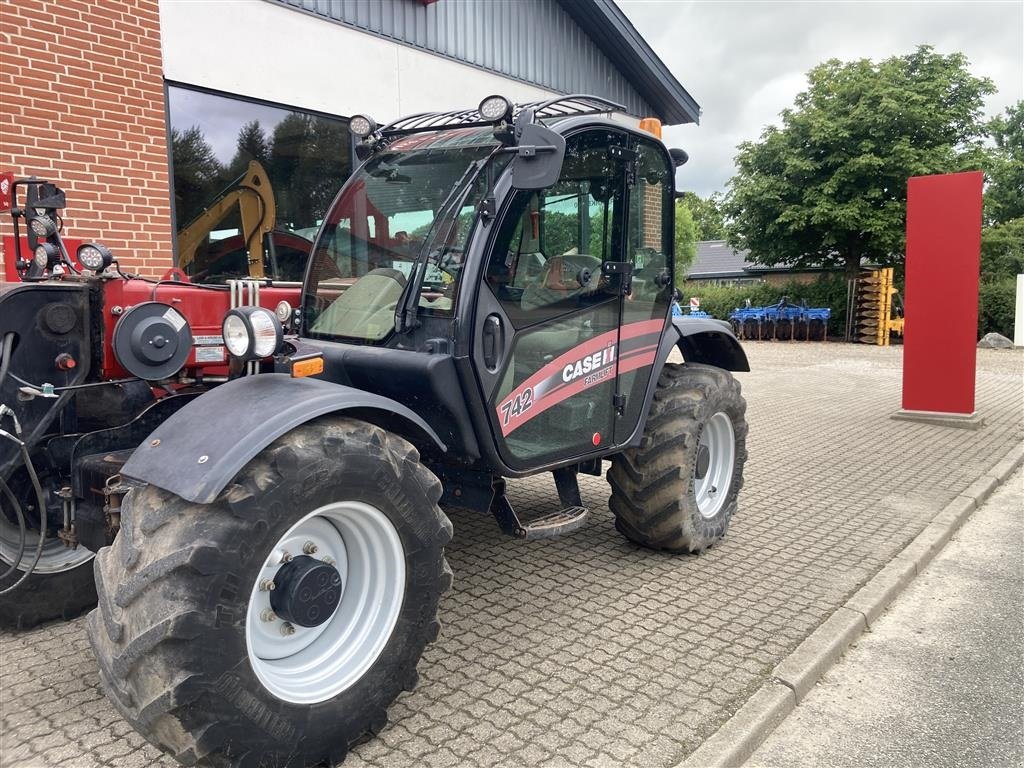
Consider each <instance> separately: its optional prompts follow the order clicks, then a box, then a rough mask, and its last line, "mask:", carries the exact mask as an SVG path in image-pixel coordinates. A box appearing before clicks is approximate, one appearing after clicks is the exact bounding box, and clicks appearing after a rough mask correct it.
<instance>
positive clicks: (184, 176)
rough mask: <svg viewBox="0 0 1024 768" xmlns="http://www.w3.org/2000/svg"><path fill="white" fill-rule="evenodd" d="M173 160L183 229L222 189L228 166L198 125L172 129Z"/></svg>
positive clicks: (175, 205) (175, 197) (179, 223)
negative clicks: (225, 166)
mask: <svg viewBox="0 0 1024 768" xmlns="http://www.w3.org/2000/svg"><path fill="white" fill-rule="evenodd" d="M171 161H172V164H173V166H174V207H175V215H176V217H177V222H178V227H179V228H181V227H184V226H185V225H186V224H188V223H189V222H190V221H192V219H194V218H195V217H196V216H198V215H199V214H200V213H201V212H202V210H203V207H204V206H205V205H207V204H208V203H209V202H210V200H211V199H212V198H213V197H214V196H215V195H216V194H217V193H218V192H219V191H220V188H221V187H222V186H223V185H222V184H221V179H220V177H221V174H222V173H223V171H224V169H223V168H222V167H221V164H220V163H219V162H218V161H217V156H216V155H215V154H214V153H213V148H212V147H211V146H210V143H209V142H208V141H207V140H206V137H205V136H204V135H203V132H202V130H201V129H200V128H199V126H198V125H194V126H192V127H191V128H189V129H187V130H185V131H179V130H173V129H172V130H171Z"/></svg>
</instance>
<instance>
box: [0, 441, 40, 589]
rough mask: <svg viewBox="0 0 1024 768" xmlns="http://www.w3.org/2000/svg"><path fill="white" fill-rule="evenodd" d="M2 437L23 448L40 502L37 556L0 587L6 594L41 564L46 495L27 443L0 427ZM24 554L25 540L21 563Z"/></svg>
mask: <svg viewBox="0 0 1024 768" xmlns="http://www.w3.org/2000/svg"><path fill="white" fill-rule="evenodd" d="M0 437H6V438H8V439H10V440H13V441H14V442H16V443H17V444H18V447H19V448H21V455H22V458H23V459H24V461H25V469H27V470H28V476H29V479H30V480H31V481H32V488H33V489H34V490H35V492H36V501H37V503H38V504H39V543H38V544H36V554H35V557H34V558H33V559H32V564H31V565H30V566H29V567H28V568H27V569H26V570H25V573H24V574H22V576H21V578H20V579H18V580H17V581H16V582H14V583H13V584H11V586H9V587H6V588H4V589H0V595H6V594H8V593H9V592H13V591H14V590H16V589H17V588H18V587H20V586H21V585H22V583H23V582H24V581H25V579H27V578H28V577H29V576H31V575H32V572H33V571H34V570H35V569H36V566H37V565H39V559H40V558H41V557H42V556H43V545H44V544H45V543H46V497H45V496H44V495H43V487H42V486H41V485H40V484H39V476H38V475H36V468H35V467H34V466H33V464H32V457H31V456H29V454H28V447H27V446H26V445H25V443H24V442H23V441H21V440H19V439H18V438H16V437H15V436H14V435H12V434H11V433H9V432H5V431H4V430H2V429H0ZM5 487H6V484H5ZM22 554H24V541H23V542H22V552H21V553H19V556H18V562H19V563H20V562H21V555H22Z"/></svg>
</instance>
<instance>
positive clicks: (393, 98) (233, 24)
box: [160, 0, 635, 123]
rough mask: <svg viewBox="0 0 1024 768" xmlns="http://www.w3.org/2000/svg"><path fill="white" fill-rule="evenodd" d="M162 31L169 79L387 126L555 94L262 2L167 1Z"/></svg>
mask: <svg viewBox="0 0 1024 768" xmlns="http://www.w3.org/2000/svg"><path fill="white" fill-rule="evenodd" d="M160 24H161V40H162V46H163V66H164V77H165V78H167V79H168V80H173V81H177V82H180V83H185V84H188V85H196V86H201V87H205V88H211V89H214V90H218V91H225V92H227V93H232V94H237V95H240V96H249V97H252V98H257V99H264V100H266V101H272V102H278V103H280V104H284V105H287V106H292V107H299V108H305V109H311V110H318V111H321V112H326V113H328V114H334V115H342V116H351V115H352V114H356V113H362V114H368V115H371V116H372V117H374V118H375V119H376V120H377V121H378V122H381V123H383V122H387V121H390V120H393V119H395V118H397V117H400V116H402V115H407V114H411V113H415V112H426V111H444V110H449V109H462V108H466V107H472V106H475V105H476V104H478V103H479V102H480V100H481V99H482V98H483V97H484V96H488V95H490V94H493V93H500V94H502V95H504V96H507V97H508V98H510V99H511V100H512V101H514V102H525V101H536V100H538V99H544V98H548V97H550V96H553V95H555V94H554V93H553V92H552V91H547V90H545V89H542V88H538V87H536V86H532V85H527V84H525V83H521V82H518V81H516V80H510V79H508V78H506V77H502V76H500V75H496V74H493V73H490V72H485V71H483V70H481V69H477V68H475V67H471V66H468V65H465V64H460V63H458V62H455V61H452V60H450V59H446V58H443V57H441V56H435V55H433V54H429V53H426V52H424V51H420V50H417V49H415V48H411V47H409V46H405V45H400V44H398V43H394V42H390V41H388V40H385V39H383V38H379V37H376V36H374V35H368V34H366V33H363V32H358V31H356V30H353V29H349V28H348V27H344V26H342V25H340V24H335V23H332V22H330V21H326V20H323V19H319V18H316V17H314V16H310V15H307V14H304V13H299V12H296V11H294V10H291V9H289V8H286V7H284V6H281V5H277V4H275V3H268V2H263V0H233V1H231V2H229V1H227V0H160ZM631 122H633V123H635V121H632V120H631Z"/></svg>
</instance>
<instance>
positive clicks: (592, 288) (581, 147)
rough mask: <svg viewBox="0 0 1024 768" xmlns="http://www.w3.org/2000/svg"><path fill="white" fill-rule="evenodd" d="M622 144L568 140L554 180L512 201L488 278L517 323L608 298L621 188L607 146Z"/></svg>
mask: <svg viewBox="0 0 1024 768" xmlns="http://www.w3.org/2000/svg"><path fill="white" fill-rule="evenodd" d="M622 143H623V140H622V138H621V137H620V136H619V135H618V134H616V133H612V132H606V131H600V132H590V133H586V134H582V135H580V136H577V137H574V138H570V139H569V141H568V142H567V145H566V154H565V162H564V163H563V165H562V174H561V177H560V178H559V180H558V182H557V183H556V184H555V185H554V186H551V187H548V188H547V189H544V190H541V191H539V192H521V193H519V195H518V196H517V197H516V199H515V200H514V201H513V214H512V215H510V216H507V217H506V218H505V220H504V223H503V225H502V230H501V231H500V232H499V234H498V238H497V241H496V242H497V247H496V248H495V249H494V250H493V251H492V254H491V258H490V261H489V262H488V267H487V276H486V280H487V284H488V285H489V287H490V289H491V290H492V291H493V292H494V294H495V296H496V297H497V298H498V300H499V301H500V302H501V303H502V305H503V307H504V309H505V311H506V312H507V313H508V315H509V318H510V319H511V320H512V322H513V323H514V324H515V325H516V327H523V326H526V325H530V324H532V323H535V322H540V321H543V320H546V319H550V318H553V317H556V316H558V315H560V314H563V313H565V312H570V311H572V310H574V309H577V308H579V307H582V306H587V305H590V304H593V303H595V302H599V301H603V300H605V299H607V298H609V295H608V293H607V292H606V291H605V290H604V285H603V283H602V280H601V264H602V262H604V261H618V260H619V257H617V256H616V255H615V254H616V248H617V243H618V242H619V240H620V229H621V226H622V225H621V222H620V220H619V219H620V218H621V215H622V207H623V204H622V196H623V191H624V190H623V184H622V166H621V163H619V162H617V161H616V159H615V158H614V156H613V155H612V154H610V152H609V150H610V148H611V147H613V146H620V145H622Z"/></svg>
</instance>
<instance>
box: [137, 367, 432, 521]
mask: <svg viewBox="0 0 1024 768" xmlns="http://www.w3.org/2000/svg"><path fill="white" fill-rule="evenodd" d="M343 412H352V413H353V415H356V416H358V417H359V418H363V419H366V420H368V421H371V422H374V423H380V424H382V425H384V426H386V427H388V428H390V429H392V430H393V431H396V432H398V433H399V434H402V436H403V437H406V438H407V439H409V440H411V441H412V442H413V443H415V444H417V445H418V446H420V447H431V448H434V449H436V450H439V451H441V452H443V451H445V450H446V447H445V444H444V443H443V442H442V441H441V439H440V438H439V437H438V436H437V433H435V432H434V430H433V429H431V428H430V427H429V426H428V425H427V423H426V422H425V421H424V420H423V419H421V418H420V417H419V416H417V415H416V414H415V413H414V412H413V411H411V410H409V409H408V408H406V407H405V406H404V405H402V404H401V403H397V402H395V401H394V400H391V399H389V398H386V397H381V396H380V395H374V394H372V393H370V392H364V391H363V390H360V389H354V388H352V387H346V386H343V385H340V384H332V383H330V382H327V381H321V380H318V379H307V378H299V379H293V378H291V377H290V376H287V375H286V374H282V373H265V374H259V375H257V376H246V377H244V378H241V379H236V380H235V381H230V382H228V383H226V384H222V385H220V386H218V387H215V388H214V389H212V390H211V391H209V392H207V393H205V394H203V395H202V396H200V397H197V398H196V399H195V400H193V401H192V402H191V403H189V404H188V405H186V406H185V407H184V408H182V409H181V410H180V411H178V412H177V413H176V414H174V415H173V416H172V417H171V418H169V419H168V420H167V421H165V422H164V423H163V424H161V425H160V426H159V427H157V429H156V431H154V432H153V433H152V434H151V435H150V436H149V437H148V438H147V439H146V440H144V441H143V442H142V445H140V446H139V447H138V449H136V451H135V453H133V454H132V457H131V458H130V459H129V460H128V461H127V463H126V464H125V465H124V468H123V470H122V471H121V474H122V475H123V476H125V477H129V478H131V479H134V480H139V481H142V482H145V483H150V484H151V485H155V486H157V487H158V488H163V489H164V490H166V491H170V492H171V493H175V494H177V495H178V496H181V497H182V498H183V499H185V500H186V501H191V502H195V503H198V504H209V503H210V502H212V501H213V500H214V499H216V498H217V495H218V494H219V493H220V492H221V491H222V490H224V488H225V487H226V486H227V484H228V483H229V482H231V480H232V479H233V478H234V477H235V475H237V474H238V473H239V472H240V471H241V469H242V468H243V467H244V466H245V465H246V464H248V463H249V461H250V460H251V459H253V458H254V457H255V456H256V454H258V453H259V452H260V451H262V450H263V449H264V448H266V447H267V446H268V445H270V444H271V443H272V442H274V440H276V439H277V438H279V437H280V436H281V435H283V434H285V433H286V432H290V431H291V430H293V429H295V428H296V427H298V426H300V425H302V424H305V423H307V422H309V421H312V420H313V419H316V418H318V417H320V416H325V415H327V414H331V413H343Z"/></svg>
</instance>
